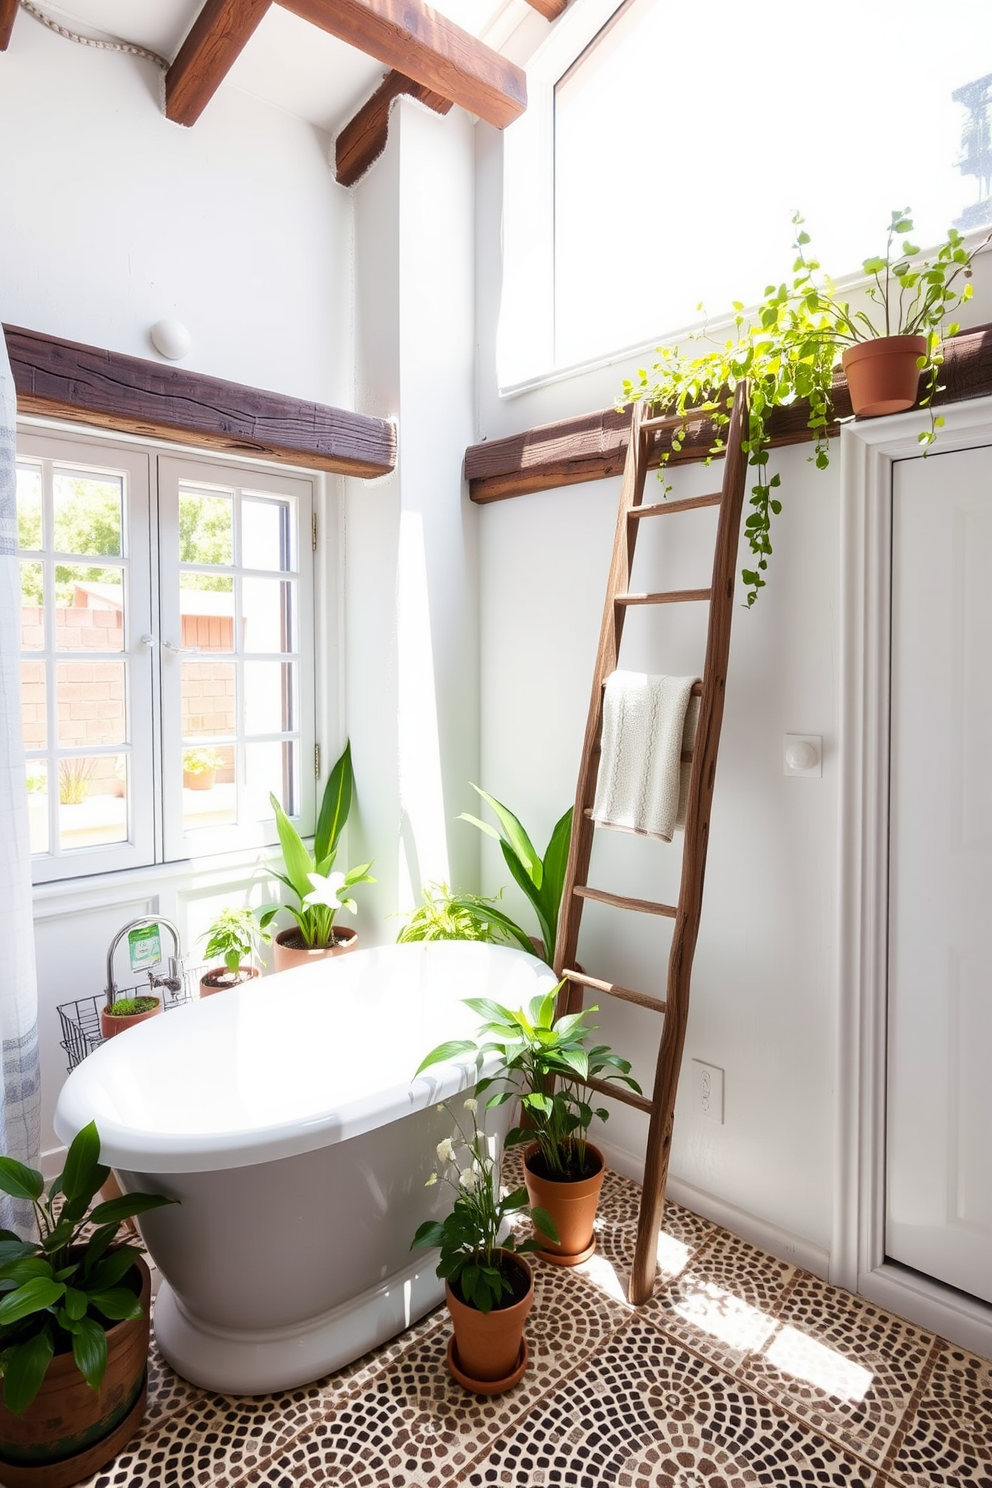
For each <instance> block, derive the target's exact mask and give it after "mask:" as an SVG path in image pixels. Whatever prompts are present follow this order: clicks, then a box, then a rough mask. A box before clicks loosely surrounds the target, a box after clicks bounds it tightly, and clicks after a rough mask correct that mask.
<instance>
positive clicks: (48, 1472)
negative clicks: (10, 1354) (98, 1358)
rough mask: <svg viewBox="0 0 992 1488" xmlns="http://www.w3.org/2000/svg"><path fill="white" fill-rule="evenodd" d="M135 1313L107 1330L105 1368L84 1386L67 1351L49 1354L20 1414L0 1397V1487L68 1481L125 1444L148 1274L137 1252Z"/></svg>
mask: <svg viewBox="0 0 992 1488" xmlns="http://www.w3.org/2000/svg"><path fill="white" fill-rule="evenodd" d="M135 1265H136V1266H137V1268H138V1271H139V1272H140V1274H141V1292H140V1299H141V1306H142V1312H143V1316H142V1317H140V1318H129V1319H127V1320H126V1321H125V1322H122V1323H115V1324H114V1325H113V1327H111V1328H108V1330H107V1372H106V1374H105V1375H104V1379H103V1384H102V1385H101V1386H100V1388H99V1390H91V1389H90V1387H89V1385H88V1384H87V1383H86V1381H85V1380H84V1379H83V1377H82V1375H81V1374H80V1373H79V1370H78V1369H77V1368H76V1364H75V1361H74V1359H73V1357H72V1354H71V1353H67V1354H56V1356H55V1358H54V1359H53V1360H52V1362H51V1364H50V1365H49V1367H48V1373H47V1374H46V1375H45V1378H44V1380H43V1381H42V1384H41V1389H40V1390H39V1391H38V1394H37V1395H36V1396H35V1399H34V1400H33V1401H32V1403H31V1405H29V1406H28V1408H27V1410H26V1411H25V1412H24V1414H23V1416H15V1415H12V1414H11V1413H10V1411H8V1410H7V1408H6V1407H5V1406H4V1405H2V1404H0V1482H2V1483H3V1484H4V1485H5V1488H68V1485H69V1484H71V1483H79V1482H81V1481H82V1480H83V1479H84V1478H88V1477H91V1476H92V1475H93V1474H94V1473H96V1472H99V1470H100V1468H101V1467H104V1466H105V1465H106V1464H107V1463H108V1462H110V1461H111V1460H112V1459H113V1458H114V1457H116V1456H117V1454H118V1452H120V1451H122V1449H123V1448H124V1447H125V1446H126V1444H127V1443H128V1442H129V1441H130V1440H131V1437H132V1436H133V1435H134V1433H135V1432H136V1431H137V1430H138V1427H139V1426H140V1425H141V1419H142V1416H143V1415H144V1410H145V1394H146V1389H147V1379H146V1373H145V1371H146V1366H147V1362H148V1326H149V1325H148V1304H149V1299H150V1295H151V1278H150V1277H149V1273H148V1267H147V1266H146V1265H145V1262H144V1261H143V1260H141V1259H140V1258H139V1259H138V1260H136V1262H135Z"/></svg>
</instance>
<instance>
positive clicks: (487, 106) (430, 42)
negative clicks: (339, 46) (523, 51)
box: [279, 0, 527, 129]
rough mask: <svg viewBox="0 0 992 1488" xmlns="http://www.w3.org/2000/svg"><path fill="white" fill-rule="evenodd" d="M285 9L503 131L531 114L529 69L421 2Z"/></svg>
mask: <svg viewBox="0 0 992 1488" xmlns="http://www.w3.org/2000/svg"><path fill="white" fill-rule="evenodd" d="M279 4H280V5H282V7H283V9H284V10H289V11H292V13H293V14H294V15H298V16H300V17H301V18H302V19H303V20H305V21H309V22H310V23H311V24H312V25H314V26H319V27H320V29H321V30H322V31H329V32H330V34H331V35H332V36H337V37H338V38H339V40H341V41H346V42H348V43H349V44H350V45H351V46H353V47H357V48H358V50H359V51H361V52H366V53H367V54H368V55H369V56H370V57H375V58H377V59H378V61H380V62H381V63H383V65H384V66H386V67H394V68H396V69H397V71H399V72H402V73H403V74H404V75H405V76H407V77H410V78H412V79H413V80H414V82H417V83H421V84H423V86H424V87H425V88H429V89H430V90H431V92H433V93H440V94H441V96H442V97H443V98H449V99H450V100H451V102H452V103H457V104H459V105H460V106H461V107H462V108H464V109H467V110H468V111H469V113H471V114H477V115H478V116H479V118H480V119H485V121H486V123H487V124H493V125H495V126H496V128H497V129H503V128H505V127H506V125H507V124H512V123H513V120H514V119H516V118H517V117H518V116H519V115H520V114H522V113H523V111H524V109H525V108H526V107H527V79H526V76H525V74H524V72H523V71H522V69H521V68H519V67H517V66H516V65H515V64H514V63H513V62H509V61H507V59H506V58H505V57H501V56H500V54H499V53H498V52H494V51H493V50H492V48H491V47H487V46H486V45H485V43H484V42H481V41H477V40H476V38H475V37H474V36H470V35H469V33H468V32H467V31H463V30H462V29H461V27H460V26H456V25H455V23H454V22H453V21H449V20H448V19H447V17H446V16H443V15H441V14H440V13H439V12H438V11H434V10H431V9H430V7H429V6H427V5H424V4H422V3H421V0H279Z"/></svg>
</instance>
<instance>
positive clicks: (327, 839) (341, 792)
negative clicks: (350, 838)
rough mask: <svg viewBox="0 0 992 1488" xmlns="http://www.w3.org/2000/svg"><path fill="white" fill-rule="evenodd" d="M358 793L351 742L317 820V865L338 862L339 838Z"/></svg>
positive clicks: (336, 767) (330, 777)
mask: <svg viewBox="0 0 992 1488" xmlns="http://www.w3.org/2000/svg"><path fill="white" fill-rule="evenodd" d="M354 789H355V775H354V771H353V769H352V764H351V741H350V740H349V741H348V743H347V744H345V746H344V749H343V750H342V752H341V755H340V758H339V759H338V760H336V761H335V764H334V768H333V770H332V771H331V773H330V775H328V777H327V784H326V785H325V786H324V794H323V796H322V798H321V802H320V814H319V815H318V817H317V830H316V832H315V833H314V838H313V855H314V857H315V858H316V860H317V862H318V863H319V862H321V861H322V860H323V859H324V858H327V857H329V858H331V859H333V858H334V855H335V853H336V852H337V847H338V838H339V837H340V836H341V833H342V831H343V830H344V824H345V822H346V821H347V820H348V813H349V812H350V811H351V798H352V794H353V792H354Z"/></svg>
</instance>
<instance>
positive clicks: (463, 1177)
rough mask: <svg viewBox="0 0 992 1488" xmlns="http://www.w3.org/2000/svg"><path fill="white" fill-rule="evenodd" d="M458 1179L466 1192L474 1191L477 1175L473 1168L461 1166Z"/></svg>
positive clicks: (476, 1186)
mask: <svg viewBox="0 0 992 1488" xmlns="http://www.w3.org/2000/svg"><path fill="white" fill-rule="evenodd" d="M458 1181H459V1183H460V1184H461V1186H462V1188H463V1189H464V1190H465V1192H466V1193H475V1190H476V1189H477V1188H478V1186H479V1175H478V1173H477V1172H476V1170H475V1168H462V1171H461V1173H460V1174H459V1177H458Z"/></svg>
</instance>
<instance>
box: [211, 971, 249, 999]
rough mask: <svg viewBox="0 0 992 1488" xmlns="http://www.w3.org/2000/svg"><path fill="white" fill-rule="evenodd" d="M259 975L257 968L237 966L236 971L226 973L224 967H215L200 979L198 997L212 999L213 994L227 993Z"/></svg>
mask: <svg viewBox="0 0 992 1488" xmlns="http://www.w3.org/2000/svg"><path fill="white" fill-rule="evenodd" d="M258 975H259V970H258V967H257V966H239V967H238V969H237V971H228V969H227V967H226V966H215V967H213V969H212V970H210V971H206V972H204V974H203V976H202V977H201V978H200V996H201V997H213V995H214V993H215V992H229V991H230V990H231V988H232V987H240V986H241V985H242V983H243V982H250V981H252V980H253V978H255V977H257V976H258Z"/></svg>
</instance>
